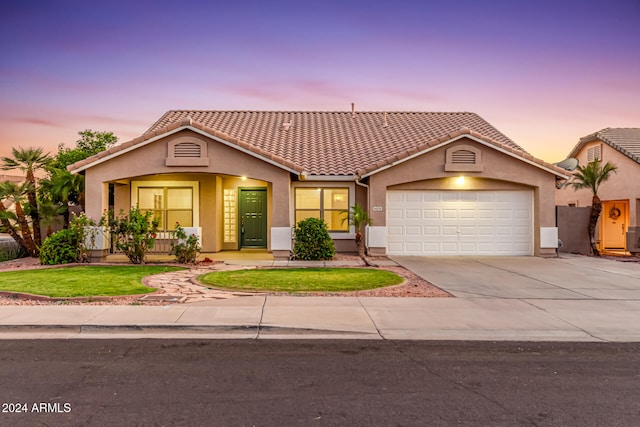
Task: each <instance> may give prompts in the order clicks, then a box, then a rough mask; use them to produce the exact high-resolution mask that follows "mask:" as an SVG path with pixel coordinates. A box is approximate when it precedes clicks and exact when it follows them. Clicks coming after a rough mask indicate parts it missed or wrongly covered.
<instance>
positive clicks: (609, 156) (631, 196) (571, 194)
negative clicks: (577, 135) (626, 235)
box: [555, 141, 640, 227]
mask: <svg viewBox="0 0 640 427" xmlns="http://www.w3.org/2000/svg"><path fill="white" fill-rule="evenodd" d="M595 145H601V147H602V148H601V150H602V151H601V154H602V162H603V163H606V162H611V163H613V164H614V165H616V166H617V167H618V170H617V173H615V174H613V175H612V176H611V178H609V180H608V181H606V182H604V183H602V185H601V186H600V188H599V190H598V196H599V197H600V200H628V201H629V224H630V225H631V226H636V227H637V226H640V213H639V212H638V208H639V206H638V205H639V204H640V184H639V182H640V164H638V163H637V162H635V161H633V160H632V159H630V158H629V157H627V156H625V155H624V154H622V153H620V152H619V151H617V150H614V149H613V148H612V147H611V146H609V145H608V144H605V143H603V142H601V141H594V142H591V143H588V144H585V146H584V147H582V149H581V150H580V151H579V152H578V155H577V156H576V158H577V159H578V162H579V164H580V165H581V166H584V165H586V164H588V160H587V153H588V149H589V148H591V147H593V146H595ZM592 197H593V196H592V194H591V191H590V190H588V189H582V190H577V191H576V190H574V189H573V187H572V186H570V185H567V186H566V187H564V188H562V189H560V190H557V191H556V193H555V200H556V204H557V205H558V206H567V205H569V204H575V205H576V206H577V207H586V206H591V201H592Z"/></svg>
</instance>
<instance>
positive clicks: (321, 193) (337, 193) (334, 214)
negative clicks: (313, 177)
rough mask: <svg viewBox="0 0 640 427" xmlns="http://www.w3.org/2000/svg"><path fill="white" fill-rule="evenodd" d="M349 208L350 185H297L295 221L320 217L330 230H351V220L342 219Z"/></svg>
mask: <svg viewBox="0 0 640 427" xmlns="http://www.w3.org/2000/svg"><path fill="white" fill-rule="evenodd" d="M348 209H349V188H348V187H296V188H295V222H296V224H297V223H298V222H299V221H302V220H303V219H306V218H320V219H323V220H324V221H325V222H326V223H327V228H328V229H329V231H341V232H348V231H349V222H348V221H342V219H343V218H345V217H346V214H345V213H344V211H345V210H348Z"/></svg>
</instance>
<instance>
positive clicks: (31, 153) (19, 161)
mask: <svg viewBox="0 0 640 427" xmlns="http://www.w3.org/2000/svg"><path fill="white" fill-rule="evenodd" d="M12 154H13V157H3V158H2V159H1V160H2V163H3V165H2V169H4V170H11V169H20V170H21V171H23V172H24V173H25V175H26V180H27V182H28V183H29V184H30V185H31V187H30V189H29V191H28V193H27V198H28V200H29V210H28V213H29V216H30V217H31V222H32V223H33V239H34V240H35V243H36V245H37V246H40V245H41V244H42V237H41V235H40V216H39V215H38V199H37V197H36V176H35V172H36V171H37V170H39V169H43V168H44V167H45V166H46V165H47V164H49V163H50V162H51V157H50V156H49V154H48V153H47V154H43V150H42V148H22V147H20V148H13V150H12Z"/></svg>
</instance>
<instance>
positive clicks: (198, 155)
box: [165, 138, 209, 166]
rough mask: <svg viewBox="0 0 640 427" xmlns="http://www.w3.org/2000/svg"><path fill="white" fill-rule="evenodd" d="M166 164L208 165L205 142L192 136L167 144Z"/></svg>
mask: <svg viewBox="0 0 640 427" xmlns="http://www.w3.org/2000/svg"><path fill="white" fill-rule="evenodd" d="M165 164H166V165H167V166H209V157H208V156H207V143H206V142H205V141H198V140H194V139H193V138H179V139H176V140H173V141H170V142H169V143H168V145H167V159H166V162H165Z"/></svg>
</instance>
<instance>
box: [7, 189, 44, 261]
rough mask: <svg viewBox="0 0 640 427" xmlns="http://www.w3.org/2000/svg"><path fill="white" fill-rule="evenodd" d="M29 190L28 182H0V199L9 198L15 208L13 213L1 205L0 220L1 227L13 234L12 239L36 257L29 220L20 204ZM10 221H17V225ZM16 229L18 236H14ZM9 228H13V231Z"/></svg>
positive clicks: (36, 251) (36, 248) (35, 246)
mask: <svg viewBox="0 0 640 427" xmlns="http://www.w3.org/2000/svg"><path fill="white" fill-rule="evenodd" d="M29 191H31V183H30V182H24V183H22V184H16V183H15V182H11V181H4V182H2V183H0V200H10V201H11V202H13V206H14V209H15V213H14V212H9V211H7V210H6V209H5V208H4V205H3V207H2V212H1V214H0V218H1V220H2V225H3V228H6V229H7V232H8V233H9V234H11V236H13V238H14V240H15V241H16V242H17V243H18V244H19V245H20V246H22V248H23V249H24V250H25V251H26V252H27V253H28V254H29V255H30V256H34V257H37V256H38V246H37V245H36V243H35V242H34V240H33V236H32V234H31V228H30V227H29V221H28V220H27V216H26V214H25V211H24V208H23V206H22V204H23V202H24V201H25V195H26V194H28V193H29ZM0 203H1V202H0ZM11 221H14V222H15V223H17V226H14V225H13V224H11ZM16 229H19V230H20V238H16V235H17V232H16ZM11 230H13V232H12V231H11Z"/></svg>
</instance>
